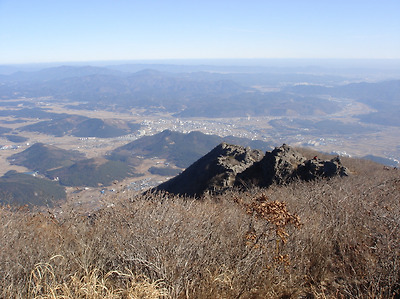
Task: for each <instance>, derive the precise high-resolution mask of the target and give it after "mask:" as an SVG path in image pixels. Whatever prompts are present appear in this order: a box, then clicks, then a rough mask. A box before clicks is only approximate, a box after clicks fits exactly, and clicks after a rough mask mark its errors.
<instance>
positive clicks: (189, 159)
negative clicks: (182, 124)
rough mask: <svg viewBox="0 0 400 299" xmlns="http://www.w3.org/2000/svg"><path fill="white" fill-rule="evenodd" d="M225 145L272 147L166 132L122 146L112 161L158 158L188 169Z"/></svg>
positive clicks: (238, 139) (246, 141)
mask: <svg viewBox="0 0 400 299" xmlns="http://www.w3.org/2000/svg"><path fill="white" fill-rule="evenodd" d="M223 141H225V142H228V143H235V144H240V145H242V146H250V147H252V148H258V149H261V150H266V149H269V148H270V147H271V145H270V144H269V143H267V142H263V141H259V140H250V139H246V138H238V137H233V136H227V137H220V136H217V135H207V134H203V133H201V132H196V131H194V132H191V133H188V134H184V133H180V132H174V131H170V130H165V131H163V132H161V133H158V134H155V135H152V136H144V137H142V138H140V139H138V140H135V141H132V142H130V143H128V144H126V145H124V146H121V147H119V148H117V149H115V150H113V151H112V152H111V153H110V155H109V158H110V159H111V160H120V161H129V159H131V158H134V157H136V156H142V157H144V158H153V157H158V158H162V159H166V160H167V161H169V162H171V163H174V164H175V165H176V166H178V167H181V168H186V167H188V166H189V165H190V164H192V163H193V162H194V161H196V160H197V159H199V158H200V157H201V156H203V155H205V154H206V153H207V152H209V151H210V150H211V149H213V148H214V147H215V146H216V145H218V144H219V143H221V142H223Z"/></svg>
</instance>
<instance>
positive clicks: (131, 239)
mask: <svg viewBox="0 0 400 299" xmlns="http://www.w3.org/2000/svg"><path fill="white" fill-rule="evenodd" d="M344 163H345V164H346V165H349V166H350V168H351V170H352V172H353V175H352V176H350V177H347V178H333V179H330V180H328V181H326V180H321V181H314V182H308V183H294V184H290V185H287V186H272V187H270V188H268V189H264V190H260V189H256V188H250V189H249V190H247V191H237V190H232V191H228V192H226V193H225V194H223V195H218V196H208V197H204V198H202V199H200V200H192V199H188V198H182V197H177V196H172V195H169V194H146V195H134V194H128V193H125V194H123V195H121V194H120V195H116V196H115V198H110V200H113V201H114V204H115V205H114V206H113V207H110V208H104V209H102V210H99V211H96V212H95V213H93V214H91V215H82V214H79V213H77V212H74V210H73V209H65V210H64V211H63V214H54V212H53V211H49V212H48V213H32V212H29V211H26V210H20V211H16V210H12V209H10V208H6V207H3V208H2V209H1V210H0V238H1V244H0V246H1V250H0V277H1V278H2V279H1V280H0V297H2V298H398V296H399V294H400V234H399V231H400V230H399V229H400V204H399V200H400V198H399V193H400V192H399V191H400V174H399V172H398V171H395V170H384V169H383V167H381V166H377V165H376V164H373V163H369V162H365V161H358V160H346V161H344Z"/></svg>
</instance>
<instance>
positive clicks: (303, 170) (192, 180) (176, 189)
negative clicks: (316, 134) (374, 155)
mask: <svg viewBox="0 0 400 299" xmlns="http://www.w3.org/2000/svg"><path fill="white" fill-rule="evenodd" d="M347 173H348V170H347V168H346V167H345V166H343V165H342V163H341V161H340V158H339V157H336V158H334V159H332V160H327V161H323V160H320V159H318V158H317V157H315V158H314V159H311V160H307V159H306V158H305V157H304V156H303V155H302V154H301V153H300V152H298V151H296V150H295V149H293V148H291V147H290V146H288V145H286V144H283V145H282V146H280V147H276V148H275V149H274V150H273V151H270V152H266V153H265V155H263V153H262V152H261V151H260V150H252V149H250V148H249V147H247V148H244V147H242V146H238V145H232V144H227V143H221V144H219V145H218V146H216V147H215V148H214V149H213V150H212V151H211V152H209V153H208V154H206V155H205V156H203V157H202V158H200V159H199V160H197V161H196V162H195V163H194V164H192V165H191V166H190V167H188V168H187V169H186V170H185V171H184V172H182V173H181V174H180V175H178V176H176V177H175V178H173V179H171V180H169V181H167V182H165V183H163V184H161V185H159V186H158V187H156V189H157V190H164V191H168V192H171V193H179V194H186V195H189V196H193V195H201V194H203V193H204V192H207V191H211V192H221V191H224V190H226V189H228V188H230V187H233V186H251V185H254V186H259V187H268V186H270V185H272V184H278V185H280V184H287V183H290V182H292V181H294V180H298V179H300V180H306V181H309V180H313V179H316V178H319V177H333V176H337V175H339V176H347Z"/></svg>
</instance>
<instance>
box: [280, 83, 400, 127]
mask: <svg viewBox="0 0 400 299" xmlns="http://www.w3.org/2000/svg"><path fill="white" fill-rule="evenodd" d="M287 90H288V91H291V92H294V93H296V94H301V95H303V96H320V95H329V96H333V97H339V98H350V99H356V100H358V101H360V102H362V103H365V104H367V105H369V106H371V107H372V108H374V109H376V110H377V112H373V113H369V114H363V115H360V116H359V119H360V120H361V121H363V122H365V123H374V124H380V125H389V126H400V117H398V116H399V115H400V80H392V81H384V82H378V83H365V82H361V83H352V84H348V85H343V86H335V87H325V86H310V85H298V86H294V87H290V88H288V89H287Z"/></svg>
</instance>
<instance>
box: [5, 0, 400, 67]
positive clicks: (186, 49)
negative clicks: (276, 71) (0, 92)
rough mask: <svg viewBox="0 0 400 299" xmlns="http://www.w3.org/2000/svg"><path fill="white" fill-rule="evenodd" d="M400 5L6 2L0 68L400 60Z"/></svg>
mask: <svg viewBox="0 0 400 299" xmlns="http://www.w3.org/2000/svg"><path fill="white" fill-rule="evenodd" d="M399 11H400V2H399V1H397V0H382V1H374V0H366V1H365V0H364V1H361V0H352V1H344V0H339V1H316V0H309V1H308V0H306V1H295V0H285V1H256V0H254V1H253V0H251V1H236V0H230V1H226V0H221V1H209V0H206V1H178V0H173V1H157V0H151V1H128V0H118V1H111V0H108V1H107V0H98V1H92V0H88V1H77V0H71V1H50V0H43V1H29V0H20V1H12V0H1V1H0V63H1V64H10V63H36V62H65V61H93V60H142V59H210V58H211V59H212V58H224V59H226V58H357V59H358V58H361V59H365V58H366V59H377V58H379V59H393V58H396V59H399V58H400V38H399V33H400V18H399Z"/></svg>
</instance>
